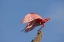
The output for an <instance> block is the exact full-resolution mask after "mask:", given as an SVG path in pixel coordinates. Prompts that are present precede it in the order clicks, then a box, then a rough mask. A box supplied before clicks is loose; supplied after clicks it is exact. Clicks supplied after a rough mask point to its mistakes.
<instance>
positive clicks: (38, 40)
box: [31, 30, 42, 42]
mask: <svg viewBox="0 0 64 42" xmlns="http://www.w3.org/2000/svg"><path fill="white" fill-rule="evenodd" d="M41 38H42V32H41V31H40V30H38V32H37V35H36V36H35V38H34V40H32V41H31V42H40V40H41Z"/></svg>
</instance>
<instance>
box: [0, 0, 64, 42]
mask: <svg viewBox="0 0 64 42" xmlns="http://www.w3.org/2000/svg"><path fill="white" fill-rule="evenodd" d="M29 12H34V13H37V14H39V15H41V16H42V17H43V18H47V17H50V18H51V19H50V21H48V22H47V23H45V27H44V28H43V29H42V32H43V38H42V40H41V42H64V1H62V0H60V1H59V0H58V1H57V0H0V42H31V40H32V39H34V37H35V36H36V33H37V30H38V29H39V28H40V26H39V27H36V28H35V29H34V30H32V31H30V32H28V33H24V32H21V30H23V29H24V28H25V26H26V24H21V23H20V22H21V20H22V18H23V17H24V16H25V15H26V14H28V13H29Z"/></svg>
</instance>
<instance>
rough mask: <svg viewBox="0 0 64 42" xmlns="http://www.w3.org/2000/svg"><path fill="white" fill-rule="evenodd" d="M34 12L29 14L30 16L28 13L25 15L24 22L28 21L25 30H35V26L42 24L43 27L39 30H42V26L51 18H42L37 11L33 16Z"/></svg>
mask: <svg viewBox="0 0 64 42" xmlns="http://www.w3.org/2000/svg"><path fill="white" fill-rule="evenodd" d="M32 14H33V13H32ZM32 14H31V15H30V14H29V17H28V15H27V16H25V18H24V19H23V21H22V23H25V21H26V22H28V23H27V26H26V27H25V29H24V30H23V31H25V32H29V31H31V30H33V29H34V28H35V27H37V26H40V25H41V28H40V29H39V30H41V29H42V27H44V23H46V22H47V21H48V20H49V19H50V18H46V19H43V18H41V16H39V15H38V14H35V13H34V14H33V16H32ZM31 16H32V17H31ZM37 16H38V17H37ZM27 17H28V18H27ZM26 19H27V20H26ZM29 19H30V20H29Z"/></svg>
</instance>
